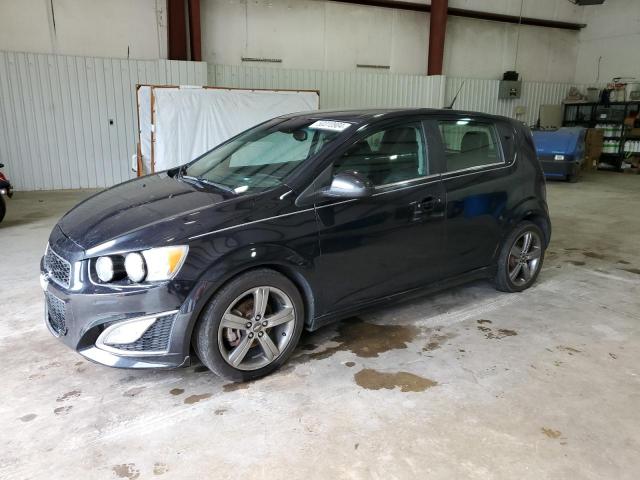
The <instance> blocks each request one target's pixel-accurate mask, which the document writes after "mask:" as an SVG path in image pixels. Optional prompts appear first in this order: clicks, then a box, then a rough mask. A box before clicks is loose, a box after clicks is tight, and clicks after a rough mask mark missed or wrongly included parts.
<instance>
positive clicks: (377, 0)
mask: <svg viewBox="0 0 640 480" xmlns="http://www.w3.org/2000/svg"><path fill="white" fill-rule="evenodd" d="M329 1H333V2H340V3H351V4H355V5H367V6H370V7H383V8H396V9H398V10H410V11H412V12H427V13H429V12H430V11H431V5H425V4H424V3H414V2H405V1H400V0H398V1H394V0H329ZM448 14H449V15H451V16H452V17H465V18H475V19H477V20H492V21H494V22H503V23H515V24H518V23H522V25H532V26H534V27H548V28H561V29H564V30H580V29H582V28H584V27H586V26H587V25H586V24H584V23H572V22H561V21H558V20H545V19H543V18H532V17H522V22H520V17H518V16H517V15H503V14H501V13H492V12H481V11H478V10H468V9H466V8H454V7H449V8H448Z"/></svg>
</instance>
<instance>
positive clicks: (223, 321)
mask: <svg viewBox="0 0 640 480" xmlns="http://www.w3.org/2000/svg"><path fill="white" fill-rule="evenodd" d="M303 324H304V304H303V302H302V297H301V296H300V293H299V291H298V289H297V288H296V287H295V285H294V284H293V283H292V282H291V281H290V280H289V279H288V278H286V277H285V276H283V275H281V274H279V273H278V272H275V271H273V270H268V269H260V270H252V271H249V272H247V273H245V274H242V275H240V276H238V277H236V278H235V279H233V280H231V281H230V282H229V283H228V284H227V285H225V286H224V287H223V288H222V289H221V290H220V291H219V292H218V293H216V294H215V295H214V297H213V298H212V299H211V300H210V301H209V304H208V305H207V307H206V308H205V310H204V313H203V314H202V316H201V318H200V320H199V322H198V324H197V326H196V330H195V332H194V347H195V350H196V353H197V355H198V358H200V360H201V361H202V363H204V365H206V366H207V367H208V368H209V369H210V370H211V371H213V372H214V373H216V374H217V375H219V376H221V377H224V378H226V379H228V380H232V381H235V382H240V381H248V380H253V379H256V378H259V377H262V376H265V375H268V374H269V373H271V372H273V371H274V370H276V369H277V368H279V367H280V366H281V365H282V364H283V363H284V362H285V361H286V360H287V359H288V358H289V356H290V355H291V353H292V352H293V350H294V348H295V347H296V344H297V343H298V340H299V339H300V335H301V334H302V328H303Z"/></svg>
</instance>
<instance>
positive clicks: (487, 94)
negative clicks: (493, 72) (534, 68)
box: [444, 77, 573, 125]
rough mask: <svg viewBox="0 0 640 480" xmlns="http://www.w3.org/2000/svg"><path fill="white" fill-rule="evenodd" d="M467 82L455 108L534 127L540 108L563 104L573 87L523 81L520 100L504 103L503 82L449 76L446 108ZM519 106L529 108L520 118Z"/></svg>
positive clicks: (566, 84) (565, 84) (505, 101)
mask: <svg viewBox="0 0 640 480" xmlns="http://www.w3.org/2000/svg"><path fill="white" fill-rule="evenodd" d="M463 82H464V86H463V87H462V90H460V95H458V99H457V100H456V103H455V107H454V108H456V109H457V110H471V111H475V112H484V113H492V114H495V115H504V116H505V117H511V118H517V119H519V120H521V121H522V122H524V123H526V124H527V125H532V124H534V123H535V122H536V121H537V120H538V113H539V110H540V105H546V104H559V103H561V102H562V100H563V99H564V98H565V97H566V95H567V92H568V91H569V88H571V87H572V86H573V85H572V84H568V83H550V82H549V83H548V82H522V93H521V97H520V98H518V99H513V100H500V99H499V98H498V87H499V85H500V81H499V80H482V79H477V78H453V77H447V86H446V93H445V103H444V104H445V105H449V104H450V103H451V100H453V98H454V97H455V95H456V92H457V91H458V89H459V88H460V87H461V86H462V84H463ZM518 106H523V107H525V113H524V114H523V115H516V113H515V109H516V107H518Z"/></svg>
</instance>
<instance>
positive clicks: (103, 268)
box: [96, 257, 114, 282]
mask: <svg viewBox="0 0 640 480" xmlns="http://www.w3.org/2000/svg"><path fill="white" fill-rule="evenodd" d="M96 274H97V275H98V278H99V279H100V281H102V282H110V281H111V280H113V274H114V270H113V260H111V257H100V258H98V260H96Z"/></svg>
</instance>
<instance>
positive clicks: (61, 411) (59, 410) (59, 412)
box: [53, 405, 73, 415]
mask: <svg viewBox="0 0 640 480" xmlns="http://www.w3.org/2000/svg"><path fill="white" fill-rule="evenodd" d="M72 408H73V405H67V406H65V407H58V408H54V409H53V413H54V414H55V415H66V414H68V413H69V412H70V411H71V409H72Z"/></svg>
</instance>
